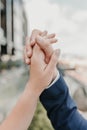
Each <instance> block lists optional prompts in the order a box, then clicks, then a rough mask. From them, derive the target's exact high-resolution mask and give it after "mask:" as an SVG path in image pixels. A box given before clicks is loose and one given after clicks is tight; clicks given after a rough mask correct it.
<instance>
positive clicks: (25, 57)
mask: <svg viewBox="0 0 87 130" xmlns="http://www.w3.org/2000/svg"><path fill="white" fill-rule="evenodd" d="M24 62H25V63H26V64H28V65H29V64H30V58H28V57H27V53H26V46H25V47H24Z"/></svg>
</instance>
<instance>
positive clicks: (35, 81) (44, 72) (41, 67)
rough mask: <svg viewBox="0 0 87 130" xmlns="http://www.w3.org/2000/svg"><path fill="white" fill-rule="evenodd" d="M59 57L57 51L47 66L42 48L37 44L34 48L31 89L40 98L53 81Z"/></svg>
mask: <svg viewBox="0 0 87 130" xmlns="http://www.w3.org/2000/svg"><path fill="white" fill-rule="evenodd" d="M58 55H59V51H58V50H55V51H54V52H53V54H52V56H51V58H50V61H49V63H48V64H46V63H45V61H44V58H45V56H44V53H43V52H42V50H41V49H40V47H39V46H38V45H37V44H36V45H35V46H34V48H33V55H32V57H31V65H30V79H29V84H31V85H30V86H32V87H31V89H33V91H34V92H35V93H37V94H38V96H39V95H40V94H41V92H42V91H43V90H44V89H45V88H46V87H47V86H48V85H49V84H50V82H51V81H52V78H53V75H54V71H55V68H56V65H57V62H58Z"/></svg>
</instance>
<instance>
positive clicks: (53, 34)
mask: <svg viewBox="0 0 87 130" xmlns="http://www.w3.org/2000/svg"><path fill="white" fill-rule="evenodd" d="M55 36H56V35H55V33H52V34H49V35H47V38H48V39H50V38H54V37H55Z"/></svg>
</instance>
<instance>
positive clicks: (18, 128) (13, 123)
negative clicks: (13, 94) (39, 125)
mask: <svg viewBox="0 0 87 130" xmlns="http://www.w3.org/2000/svg"><path fill="white" fill-rule="evenodd" d="M32 87H34V86H32V84H31V83H30V82H29V83H27V86H26V89H25V91H24V92H23V94H22V95H21V97H20V99H19V101H18V102H17V104H16V106H15V107H14V109H13V110H12V112H11V113H10V115H8V117H7V118H6V120H5V121H4V122H3V123H2V125H1V126H0V130H26V129H27V128H28V126H29V125H30V123H31V120H32V118H33V115H34V112H35V109H36V105H37V101H38V94H37V93H35V92H34V91H33V90H32V89H31V88H32Z"/></svg>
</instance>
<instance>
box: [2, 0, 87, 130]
mask: <svg viewBox="0 0 87 130" xmlns="http://www.w3.org/2000/svg"><path fill="white" fill-rule="evenodd" d="M86 5H87V1H86V0H83V1H82V0H66V1H65V0H0V122H2V121H3V120H4V119H5V118H6V116H7V115H8V114H9V112H10V111H11V110H12V108H13V107H14V105H15V104H16V102H17V100H18V98H19V97H20V95H21V93H22V92H23V90H24V87H25V84H26V82H27V80H28V77H29V71H28V70H29V67H28V66H26V65H25V64H24V62H23V48H24V45H25V37H26V36H30V34H31V32H32V30H33V29H40V30H48V31H49V33H54V32H55V33H56V36H57V38H58V43H56V44H55V45H53V47H54V49H55V48H60V49H61V56H60V59H58V60H59V66H58V68H59V70H60V72H61V73H62V74H63V76H64V78H65V80H66V82H67V84H68V86H69V90H70V94H71V96H72V98H73V99H74V100H75V102H76V104H77V106H78V110H80V112H81V114H82V115H83V116H84V117H85V118H87V6H86ZM29 130H53V128H52V126H51V124H50V121H49V120H48V118H47V115H46V111H45V110H44V108H43V107H42V105H41V104H40V102H38V106H37V110H36V113H35V116H34V118H33V121H32V123H31V126H30V127H29Z"/></svg>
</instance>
